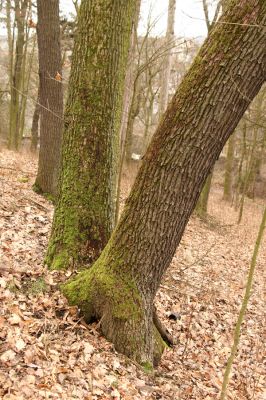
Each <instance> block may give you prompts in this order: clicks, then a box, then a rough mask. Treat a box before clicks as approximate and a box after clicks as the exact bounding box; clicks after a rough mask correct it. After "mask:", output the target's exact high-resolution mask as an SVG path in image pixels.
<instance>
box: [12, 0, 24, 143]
mask: <svg viewBox="0 0 266 400" xmlns="http://www.w3.org/2000/svg"><path fill="white" fill-rule="evenodd" d="M9 6H10V4H9ZM9 6H8V7H9ZM27 7H28V0H24V1H23V2H22V4H20V1H19V0H16V1H15V23H16V26H17V40H16V53H15V61H14V70H13V76H12V83H11V89H10V94H11V99H10V117H9V118H10V120H9V137H8V147H9V149H13V150H18V146H19V122H20V113H19V110H20V101H21V85H22V80H23V68H22V66H23V58H24V45H25V19H26V11H27ZM9 11H10V10H9Z"/></svg>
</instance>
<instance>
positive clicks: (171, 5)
mask: <svg viewBox="0 0 266 400" xmlns="http://www.w3.org/2000/svg"><path fill="white" fill-rule="evenodd" d="M175 8H176V0H169V1H168V19H167V30H166V35H165V46H166V48H167V47H169V49H168V50H167V52H166V55H165V59H164V62H163V68H162V72H161V77H160V80H161V90H160V103H159V116H160V117H161V116H162V115H163V113H164V112H165V110H166V108H167V104H168V95H169V84H170V74H171V56H172V46H174V38H175V31H174V29H175Z"/></svg>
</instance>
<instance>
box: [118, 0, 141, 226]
mask: <svg viewBox="0 0 266 400" xmlns="http://www.w3.org/2000/svg"><path fill="white" fill-rule="evenodd" d="M140 3H141V1H140V0H137V6H136V15H135V19H134V23H133V27H132V32H131V39H130V47H129V57H128V60H127V71H126V76H125V85H124V94H123V108H122V117H121V126H120V132H119V139H120V152H119V167H118V176H117V196H116V217H115V221H116V223H117V221H118V218H119V206H120V188H121V179H122V169H123V163H124V159H125V157H124V156H125V143H126V133H127V123H128V119H129V113H130V106H131V104H132V98H133V88H134V56H135V50H136V43H137V39H138V33H137V28H138V22H139V13H140Z"/></svg>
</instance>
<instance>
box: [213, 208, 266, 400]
mask: <svg viewBox="0 0 266 400" xmlns="http://www.w3.org/2000/svg"><path fill="white" fill-rule="evenodd" d="M265 226H266V207H265V208H264V212H263V215H262V220H261V224H260V227H259V232H258V236H257V240H256V243H255V247H254V251H253V255H252V259H251V263H250V267H249V272H248V278H247V284H246V290H245V295H244V297H243V301H242V305H241V309H240V312H239V315H238V319H237V322H236V326H235V331H234V342H233V345H232V347H231V353H230V356H229V358H228V361H227V363H226V368H225V372H224V378H223V384H222V391H221V397H220V400H225V398H226V391H227V386H228V383H229V379H230V373H231V369H232V366H233V362H234V359H235V356H236V354H237V350H238V345H239V342H240V335H241V325H242V322H243V320H244V317H245V313H246V310H247V306H248V302H249V299H250V296H251V290H252V284H253V278H254V273H255V269H256V263H257V257H258V252H259V249H260V246H261V242H262V239H263V233H264V230H265Z"/></svg>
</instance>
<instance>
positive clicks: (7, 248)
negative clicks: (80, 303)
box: [0, 150, 266, 400]
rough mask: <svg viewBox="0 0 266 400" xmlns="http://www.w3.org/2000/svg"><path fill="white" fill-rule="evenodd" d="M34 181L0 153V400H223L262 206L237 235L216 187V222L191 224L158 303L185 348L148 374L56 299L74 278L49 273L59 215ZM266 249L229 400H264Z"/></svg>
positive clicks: (32, 163)
mask: <svg viewBox="0 0 266 400" xmlns="http://www.w3.org/2000/svg"><path fill="white" fill-rule="evenodd" d="M35 173H36V160H35V159H32V158H30V157H29V156H27V155H19V154H16V153H13V152H10V151H7V150H4V151H2V152H1V153H0V190H1V197H0V215H1V218H0V231H1V249H0V302H1V309H0V398H1V399H3V400H24V399H36V400H39V399H60V400H61V399H62V400H64V399H66V400H72V399H84V400H89V399H90V400H94V399H95V400H96V399H98V400H100V399H101V400H107V399H116V400H119V399H121V400H122V399H124V400H138V399H180V400H185V399H187V400H193V399H196V400H201V399H206V400H208V399H217V398H218V394H219V391H220V389H221V383H222V378H223V372H224V367H225V363H226V360H227V358H228V355H229V353H230V346H231V343H232V334H233V330H234V325H235V321H236V318H237V313H238V311H239V308H240V305H241V301H242V296H243V291H244V287H245V282H246V274H247V271H248V267H249V263H250V258H251V254H252V250H253V246H254V241H255V238H256V234H257V230H258V225H259V221H260V216H261V212H262V202H252V201H250V200H247V203H246V206H245V214H244V220H243V222H242V224H241V225H240V226H237V225H236V220H237V212H236V211H234V209H232V208H231V207H230V206H228V205H227V204H226V203H224V202H222V201H221V197H222V192H221V188H220V187H219V186H218V185H216V186H214V188H213V191H212V198H211V203H210V214H211V215H212V218H210V219H209V220H207V221H205V222H202V221H200V220H198V219H197V218H195V217H193V218H192V219H191V221H190V223H189V225H188V227H187V229H186V233H185V235H184V238H183V240H182V243H181V245H180V247H179V249H178V251H177V253H176V255H175V257H174V259H173V262H172V264H171V267H170V268H169V270H168V272H167V274H166V276H165V277H164V280H163V282H162V285H161V289H160V291H159V293H158V295H157V299H156V305H157V308H158V311H159V315H160V317H161V318H162V320H163V322H164V323H165V325H166V326H167V328H168V330H169V332H170V333H171V334H172V335H173V336H174V338H175V342H176V344H175V346H174V348H173V349H168V350H167V351H166V352H165V354H164V355H163V358H162V362H161V365H160V366H159V368H158V369H156V370H155V371H153V372H150V373H148V372H147V371H144V370H143V369H142V368H140V367H139V366H137V365H135V364H134V363H133V362H131V361H130V360H128V359H127V358H126V357H124V356H122V355H120V354H117V353H116V351H115V350H114V348H113V346H112V344H110V343H108V342H107V341H106V340H105V339H104V338H103V337H101V335H100V333H99V332H98V329H97V326H96V325H95V324H93V325H91V326H87V325H86V324H85V323H84V321H83V320H82V318H81V317H80V316H79V315H78V312H77V310H76V308H75V307H69V306H68V304H67V303H66V300H65V298H64V297H63V296H62V295H61V293H60V292H59V289H58V287H59V284H60V282H62V281H63V280H65V279H66V276H68V273H65V272H48V271H47V270H46V268H45V267H44V266H43V257H44V253H45V249H46V246H47V241H48V235H49V230H50V227H51V220H52V214H53V207H52V205H51V203H49V201H47V200H45V199H44V198H43V197H41V196H39V195H37V194H36V193H34V192H33V191H32V190H31V186H32V184H33V183H34V176H35ZM122 195H123V196H124V195H125V194H123V193H122ZM265 247H266V246H265V240H264V242H263V247H262V249H261V252H260V256H259V259H258V265H257V272H256V277H255V282H254V289H253V292H254V293H253V295H252V297H251V299H250V303H249V307H248V313H247V316H246V318H245V323H244V325H243V327H242V336H241V343H240V347H239V352H238V355H237V358H236V360H235V364H234V369H233V375H232V378H231V381H230V386H229V390H228V399H237V400H244V399H245V400H246V399H253V400H262V399H265V394H266V393H265V391H264V389H263V388H264V386H263V385H264V384H265V378H264V373H263V372H265V371H263V354H265V348H264V342H265V337H263V334H264V332H263V320H264V319H265V313H264V304H263V300H264V298H263V282H264V280H263V274H264V268H263V267H265V264H266V250H265ZM171 313H174V315H177V316H178V318H176V320H175V319H171V320H170V319H169V318H168V316H169V314H171Z"/></svg>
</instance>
